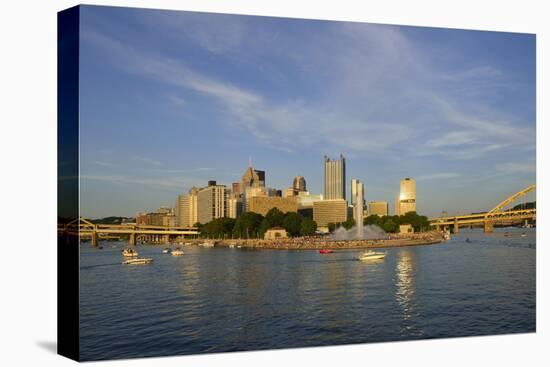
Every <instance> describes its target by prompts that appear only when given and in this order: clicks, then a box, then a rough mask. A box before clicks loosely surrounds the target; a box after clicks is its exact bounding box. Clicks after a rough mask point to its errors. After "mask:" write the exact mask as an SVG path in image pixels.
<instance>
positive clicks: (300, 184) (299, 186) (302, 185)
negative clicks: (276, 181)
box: [292, 176, 307, 192]
mask: <svg viewBox="0 0 550 367" xmlns="http://www.w3.org/2000/svg"><path fill="white" fill-rule="evenodd" d="M292 188H293V189H294V190H296V191H298V192H301V191H307V189H306V179H305V178H303V177H302V176H296V177H294V181H293V182H292Z"/></svg>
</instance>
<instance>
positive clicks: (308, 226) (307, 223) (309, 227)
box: [300, 218, 317, 236]
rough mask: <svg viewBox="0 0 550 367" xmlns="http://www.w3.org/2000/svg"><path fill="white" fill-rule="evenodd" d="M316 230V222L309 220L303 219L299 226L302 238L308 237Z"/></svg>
mask: <svg viewBox="0 0 550 367" xmlns="http://www.w3.org/2000/svg"><path fill="white" fill-rule="evenodd" d="M316 230H317V222H315V221H314V220H313V219H310V218H303V219H302V223H301V225H300V234H301V235H302V236H310V235H312V234H315V231H316Z"/></svg>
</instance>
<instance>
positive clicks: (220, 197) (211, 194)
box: [197, 181, 227, 224]
mask: <svg viewBox="0 0 550 367" xmlns="http://www.w3.org/2000/svg"><path fill="white" fill-rule="evenodd" d="M197 212H198V213H197V221H198V222H199V223H202V224H205V223H208V222H210V221H211V220H212V219H216V218H223V217H226V216H227V189H226V187H225V185H217V184H216V181H209V182H208V186H207V187H204V188H201V189H200V190H199V191H198V194H197Z"/></svg>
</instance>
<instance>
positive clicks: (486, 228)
mask: <svg viewBox="0 0 550 367" xmlns="http://www.w3.org/2000/svg"><path fill="white" fill-rule="evenodd" d="M493 229H494V224H493V222H491V221H489V220H486V221H485V222H483V232H484V233H493Z"/></svg>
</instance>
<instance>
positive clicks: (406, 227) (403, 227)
mask: <svg viewBox="0 0 550 367" xmlns="http://www.w3.org/2000/svg"><path fill="white" fill-rule="evenodd" d="M399 233H414V228H413V226H411V225H410V224H400V225H399Z"/></svg>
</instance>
